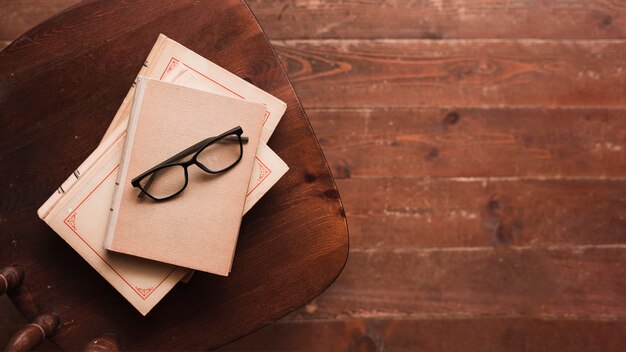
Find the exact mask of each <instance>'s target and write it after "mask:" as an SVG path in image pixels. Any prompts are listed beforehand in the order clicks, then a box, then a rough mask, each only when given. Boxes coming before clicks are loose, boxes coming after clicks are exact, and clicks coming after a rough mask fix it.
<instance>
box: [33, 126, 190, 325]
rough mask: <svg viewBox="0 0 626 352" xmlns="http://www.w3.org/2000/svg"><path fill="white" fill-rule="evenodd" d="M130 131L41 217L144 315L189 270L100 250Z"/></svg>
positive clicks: (104, 147) (107, 143)
mask: <svg viewBox="0 0 626 352" xmlns="http://www.w3.org/2000/svg"><path fill="white" fill-rule="evenodd" d="M125 135H126V128H123V126H120V127H119V128H117V129H115V130H113V131H112V133H111V134H110V136H109V137H108V138H106V139H105V140H104V141H103V142H102V143H101V144H100V146H98V148H97V149H96V150H95V151H94V152H93V153H92V154H91V155H90V156H89V158H87V160H85V162H83V163H82V164H81V165H80V166H79V167H78V168H77V169H76V171H74V173H73V174H72V175H71V176H70V177H69V178H68V179H67V180H66V181H65V182H64V183H63V185H62V186H61V187H59V189H58V190H57V192H55V194H54V195H53V196H52V197H50V198H49V199H48V201H46V203H44V204H43V205H42V206H41V207H40V208H39V210H38V211H37V214H38V215H39V217H40V218H41V219H42V220H44V221H45V222H46V223H47V224H48V226H50V227H51V228H52V229H53V230H54V231H55V232H56V233H57V234H58V235H59V236H61V237H62V238H63V239H64V240H65V241H66V242H67V243H68V244H69V245H70V246H71V247H72V248H73V249H74V250H75V251H76V252H78V254H80V255H81V256H82V257H83V258H84V259H85V260H86V261H87V262H88V263H89V264H90V265H91V266H92V267H93V268H94V269H96V271H97V272H98V273H100V275H102V277H104V278H105V279H106V280H107V281H108V282H109V283H110V284H111V285H112V286H113V287H114V288H115V289H116V290H117V291H118V292H119V293H121V294H122V296H124V298H126V299H127V300H128V302H130V303H131V304H132V305H133V306H134V307H135V308H136V309H137V310H138V311H139V312H140V313H141V314H143V315H146V314H147V313H148V312H149V311H150V310H151V309H152V308H153V307H154V306H155V305H156V304H157V303H158V302H159V301H160V300H161V299H162V298H163V297H164V296H165V295H166V294H167V293H168V292H169V291H170V290H171V289H172V287H174V285H176V283H177V282H178V281H179V280H181V278H182V277H183V276H185V275H186V274H187V273H190V272H191V271H190V270H188V269H185V268H180V267H176V266H173V265H170V264H165V263H159V262H155V261H152V260H147V259H142V258H137V257H133V256H128V255H123V254H118V253H112V252H109V251H107V250H105V249H104V248H103V247H102V243H103V242H104V235H105V231H106V224H107V221H108V219H109V213H110V211H109V207H110V204H111V199H112V197H113V191H114V189H115V179H116V177H117V173H118V171H119V162H120V158H121V155H122V149H123V147H124V140H125V138H124V137H125Z"/></svg>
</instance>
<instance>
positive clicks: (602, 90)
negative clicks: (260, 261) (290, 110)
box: [0, 0, 626, 351]
mask: <svg viewBox="0 0 626 352" xmlns="http://www.w3.org/2000/svg"><path fill="white" fill-rule="evenodd" d="M73 3H75V1H74V0H13V1H8V0H0V45H8V44H9V43H10V41H11V40H13V39H14V38H15V37H17V36H18V35H20V34H21V33H23V32H25V31H26V30H28V29H29V28H31V27H32V26H34V25H36V24H37V23H38V22H40V21H42V20H44V19H46V18H47V17H49V16H52V15H54V14H55V13H57V12H59V11H62V10H63V9H64V8H66V7H67V6H70V5H72V4H73ZM249 5H250V7H251V9H252V11H253V12H254V13H255V15H256V16H257V18H258V19H259V22H260V23H261V25H262V27H263V28H264V29H265V31H266V33H267V35H268V37H269V38H270V39H271V40H272V43H273V45H274V47H275V49H276V51H277V52H278V54H279V56H280V58H281V60H282V62H283V65H284V66H285V68H286V69H287V71H288V73H289V76H290V78H291V79H292V82H293V84H294V87H295V89H296V92H297V93H298V95H299V97H300V98H301V100H302V102H303V105H304V107H305V109H306V111H307V113H308V116H309V118H310V120H311V123H312V125H313V127H314V129H315V131H316V134H317V136H318V138H319V140H320V143H321V145H322V148H323V149H324V152H325V154H326V157H327V158H328V161H329V163H330V165H331V167H332V169H333V172H334V175H335V177H336V178H337V183H338V186H339V190H340V192H341V196H342V199H343V201H344V205H345V210H346V214H347V219H348V225H349V228H350V239H351V251H350V258H349V260H348V263H347V265H346V268H345V271H344V273H343V274H342V275H341V276H340V277H339V279H338V280H337V282H336V283H335V284H334V285H333V286H332V287H331V288H330V289H329V290H327V291H326V292H325V293H324V294H322V295H321V296H320V297H319V298H317V299H316V300H314V301H313V302H311V303H309V304H308V305H307V306H305V307H304V308H303V309H301V310H299V311H297V312H295V313H293V314H291V315H290V316H288V317H286V318H284V319H282V320H281V321H280V322H278V323H275V324H273V325H271V326H269V327H267V328H265V329H263V330H261V331H259V332H256V333H254V334H252V335H250V336H248V337H245V338H243V339H241V340H240V341H237V342H235V343H233V344H231V345H229V346H226V347H224V348H223V349H222V350H224V351H231V350H232V351H243V350H256V351H276V350H289V351H290V350H306V351H331V350H332V351H334V350H337V351H342V350H354V351H383V350H384V351H434V350H437V351H457V350H471V351H526V350H532V351H555V350H567V351H623V350H626V339H624V336H626V60H625V59H626V2H624V1H621V0H588V1H583V0H567V1H566V0H557V1H548V0H536V1H528V0H423V1H403V0H390V1H383V0H369V1H361V0H358V1H357V0H251V1H249ZM174 39H175V38H174ZM3 304H4V305H5V306H6V303H3ZM0 309H2V311H3V312H4V311H5V310H7V309H8V308H5V307H2V308H0ZM7 311H8V310H7ZM3 317H4V315H3ZM12 323H13V321H9V322H6V323H5V322H4V321H3V320H0V324H5V325H4V326H5V327H6V326H10V325H11V324H12ZM5 329H6V328H5ZM4 335H6V333H4ZM2 336H3V335H0V337H2ZM0 342H2V341H0Z"/></svg>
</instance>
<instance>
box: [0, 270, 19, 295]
mask: <svg viewBox="0 0 626 352" xmlns="http://www.w3.org/2000/svg"><path fill="white" fill-rule="evenodd" d="M22 280H24V268H23V267H22V266H20V265H13V266H7V267H6V268H2V269H0V295H2V294H4V293H5V292H7V291H9V290H12V289H14V288H16V287H17V286H19V285H20V284H21V283H22Z"/></svg>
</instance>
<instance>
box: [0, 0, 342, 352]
mask: <svg viewBox="0 0 626 352" xmlns="http://www.w3.org/2000/svg"><path fill="white" fill-rule="evenodd" d="M159 33H163V34H165V35H167V36H168V37H170V38H172V39H174V40H176V41H178V42H180V43H181V44H183V45H185V46H187V47H188V48H190V49H191V50H194V51H195V52H197V53H199V54H200V55H202V56H204V57H206V58H208V59H209V60H211V61H213V62H215V63H216V64H218V65H220V66H222V67H224V68H226V69H227V70H229V71H231V72H233V73H235V74H236V75H238V76H240V77H242V78H244V79H246V80H248V81H251V82H252V83H253V84H255V85H256V86H258V87H260V88H261V89H264V90H266V91H268V92H270V93H271V94H273V95H275V96H277V97H278V98H280V99H282V100H283V101H285V102H286V103H287V107H288V108H287V113H286V114H285V116H284V117H283V119H282V121H281V122H280V124H279V125H278V128H277V129H276V131H275V133H274V135H273V136H272V138H271V140H270V142H269V145H270V147H271V148H272V149H274V150H275V151H276V152H277V153H278V155H279V156H280V157H281V158H283V159H284V160H285V162H286V163H287V164H288V165H289V167H290V170H289V172H288V173H287V174H286V175H285V176H284V177H283V178H282V179H281V180H280V181H279V182H278V183H277V184H276V185H275V187H274V188H272V189H271V191H270V192H269V193H267V194H266V195H265V197H263V198H262V199H261V201H260V202H259V203H257V205H256V206H255V207H254V208H252V210H251V211H250V212H249V213H248V214H247V215H246V216H245V217H244V219H243V223H242V228H241V232H240V237H239V243H238V247H237V252H236V255H235V261H234V265H233V269H232V273H231V275H230V276H229V277H218V276H214V275H210V274H206V273H200V272H197V273H196V274H195V276H194V277H193V278H192V279H191V281H190V282H189V283H188V284H178V285H177V286H176V287H175V288H174V289H173V290H172V291H171V292H170V293H169V294H168V295H167V296H166V297H165V298H164V299H163V300H162V301H161V302H160V303H159V304H158V305H157V306H156V307H155V308H154V309H153V311H152V312H150V313H149V314H148V316H146V317H143V316H142V315H141V314H140V313H138V312H137V311H136V310H135V309H134V308H133V307H132V306H131V305H130V304H129V303H128V302H126V301H125V299H124V298H123V297H122V296H121V295H120V294H118V293H117V292H116V291H115V290H114V289H113V287H112V286H110V285H109V284H108V283H107V282H106V281H105V280H104V279H103V278H102V277H101V276H100V275H99V274H98V273H97V272H96V271H95V270H94V269H93V268H92V267H91V266H90V265H89V264H87V263H86V262H85V261H84V260H83V259H82V258H81V257H80V256H79V255H78V254H77V253H76V252H74V251H73V250H72V249H71V248H70V246H69V245H67V244H66V243H65V241H63V239H61V238H60V237H59V236H57V235H56V234H55V233H54V231H52V230H51V229H50V228H48V227H47V226H46V224H45V223H44V222H43V221H41V220H40V219H39V218H38V217H37V214H36V210H37V208H38V207H39V206H40V205H41V204H42V203H43V202H44V201H45V200H46V199H47V198H48V197H49V196H50V195H51V194H52V192H53V191H54V190H55V189H56V188H57V187H58V186H59V185H60V184H61V182H62V181H63V180H65V178H66V177H67V176H68V175H69V174H70V173H71V172H72V171H73V170H74V169H75V168H76V166H78V165H79V164H80V163H81V162H82V161H83V160H84V159H85V158H86V157H87V156H88V155H89V154H90V153H91V152H92V151H93V150H94V148H95V147H96V146H97V145H98V142H99V141H100V139H101V137H102V135H103V134H104V132H105V130H106V128H107V126H108V125H109V123H110V122H111V119H112V117H113V115H114V114H115V112H116V110H117V108H118V107H119V106H120V104H121V102H122V99H123V98H124V96H125V95H126V93H127V91H128V89H129V87H130V86H131V83H132V82H133V80H134V78H135V76H136V74H137V72H139V69H140V68H141V65H142V63H143V61H144V60H145V58H146V56H147V54H148V52H149V51H150V49H151V47H152V45H153V44H154V42H155V40H156V38H157V36H158V34H159ZM0 119H1V123H2V129H1V131H0V143H2V147H1V149H0V179H1V181H0V216H1V218H0V226H1V229H0V267H1V266H7V265H10V264H20V265H22V266H23V267H24V269H25V273H26V275H25V279H24V281H23V283H22V285H20V286H19V287H18V288H16V289H14V290H12V291H10V292H9V294H10V298H11V299H12V301H13V303H14V304H15V305H16V306H17V307H18V309H19V310H20V311H21V312H22V313H23V315H24V316H25V317H26V318H27V319H28V320H32V319H34V318H35V317H36V316H39V315H40V314H42V313H45V312H56V313H57V314H58V315H59V317H60V320H61V325H60V328H59V331H58V333H57V334H56V335H55V336H54V337H53V338H52V340H53V341H54V342H55V343H56V344H58V345H59V346H60V347H61V348H63V349H67V350H77V349H81V348H82V347H83V346H84V345H85V344H86V343H87V342H88V341H89V340H91V339H92V338H94V337H97V336H99V335H102V334H105V333H114V334H117V336H118V337H119V340H120V342H121V345H122V348H124V349H144V350H169V349H176V350H194V349H207V348H214V347H217V346H220V345H223V344H226V343H228V342H230V341H233V340H234V339H237V338H239V337H241V336H243V335H246V334H248V333H250V332H252V331H254V330H256V329H258V328H260V327H262V326H264V325H267V324H269V323H271V322H273V321H275V320H277V319H279V318H280V317H282V316H284V315H286V314H288V313H289V312H292V311H294V310H295V309H297V308H298V307H300V306H302V305H303V304H305V303H306V302H308V301H309V300H311V299H313V298H314V297H316V296H317V295H319V294H320V293H321V292H322V291H323V290H324V289H326V288H327V287H328V286H329V285H330V284H331V283H332V282H333V281H334V280H335V278H336V277H337V276H338V275H339V273H340V272H341V270H342V268H343V266H344V264H345V262H346V259H347V255H348V232H347V227H346V221H345V213H344V211H343V208H342V204H341V200H340V198H339V193H338V192H337V188H336V186H335V182H334V180H333V177H332V175H331V173H330V170H329V168H328V165H327V163H326V161H325V159H324V155H323V154H322V151H321V149H320V147H319V144H318V142H317V140H316V138H315V135H314V134H313V131H312V129H311V126H310V125H309V122H308V120H307V117H306V115H305V114H304V111H303V110H302V107H301V105H300V103H299V101H298V99H297V97H296V95H295V93H294V91H293V88H292V87H291V84H290V83H289V80H288V78H287V76H286V74H285V72H284V70H283V69H282V67H281V65H280V63H279V61H278V59H277V57H276V55H275V53H274V51H273V50H272V47H271V46H270V43H269V41H268V39H267V38H266V37H265V35H264V33H263V31H262V29H261V28H260V27H259V25H258V23H257V22H256V20H255V18H254V16H253V15H252V13H251V12H250V10H249V9H248V7H247V6H246V5H245V4H244V3H243V2H241V1H239V0H215V1H196V0H194V1H189V0H186V1H180V0H179V1H131V2H127V1H87V2H83V3H81V4H79V5H77V6H74V7H72V8H70V9H68V10H66V11H64V12H62V13H61V14H59V15H57V16H55V17H53V18H51V19H49V20H48V21H46V22H45V23H43V24H41V25H39V26H37V27H36V28H34V29H32V30H31V31H29V32H28V33H26V34H24V35H23V36H21V37H20V38H19V39H17V40H16V41H15V42H14V43H13V44H11V45H10V46H9V47H7V48H6V49H5V50H4V51H2V52H1V53H0Z"/></svg>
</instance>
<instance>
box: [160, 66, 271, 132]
mask: <svg viewBox="0 0 626 352" xmlns="http://www.w3.org/2000/svg"><path fill="white" fill-rule="evenodd" d="M179 63H182V64H183V66H185V67H187V68H188V69H190V70H192V71H193V72H195V73H197V74H199V75H200V76H202V77H204V78H206V79H208V80H209V81H211V82H213V83H215V84H217V85H218V86H219V87H221V88H223V89H225V90H226V91H228V92H230V93H233V94H235V95H236V96H237V97H239V98H241V99H243V100H246V98H244V97H243V96H241V95H240V94H238V93H237V92H235V91H234V90H232V89H230V88H228V87H226V86H225V85H223V84H221V83H219V82H218V81H216V80H214V79H213V78H211V77H209V76H207V75H205V74H204V73H202V72H200V71H198V70H196V69H195V68H193V67H191V66H189V65H187V64H186V63H184V62H182V61H180V60H179V59H177V58H175V57H173V56H172V57H171V58H170V61H169V62H168V63H167V66H165V70H163V73H162V74H161V77H159V81H161V80H163V76H165V74H166V73H167V72H169V71H171V70H173V69H174V67H176V66H177V65H178V64H179ZM271 114H272V113H271V112H269V111H265V116H264V117H263V125H265V123H266V122H267V119H269V118H270V115H271Z"/></svg>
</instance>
